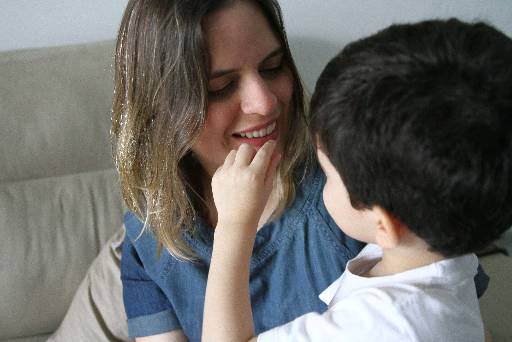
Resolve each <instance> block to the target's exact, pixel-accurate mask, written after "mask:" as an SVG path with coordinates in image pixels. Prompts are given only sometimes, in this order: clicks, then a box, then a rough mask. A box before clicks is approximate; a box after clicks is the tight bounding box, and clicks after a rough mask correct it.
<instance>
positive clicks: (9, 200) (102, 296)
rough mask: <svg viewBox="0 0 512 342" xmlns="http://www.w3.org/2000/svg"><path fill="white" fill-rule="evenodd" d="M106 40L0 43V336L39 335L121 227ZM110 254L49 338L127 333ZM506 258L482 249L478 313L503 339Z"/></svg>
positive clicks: (49, 329)
mask: <svg viewBox="0 0 512 342" xmlns="http://www.w3.org/2000/svg"><path fill="white" fill-rule="evenodd" d="M112 50H113V43H112V42H102V43H95V44H88V45H82V46H71V47H58V48H45V49H37V50H26V51H14V52H4V53H0V165H1V171H0V341H25V342H26V341H44V340H46V338H47V337H48V336H49V335H50V334H52V333H53V332H54V331H55V330H56V329H57V328H58V327H59V324H60V323H61V322H62V320H63V317H64V315H65V313H66V311H67V310H68V307H69V306H70V303H71V300H72V298H73V295H74V293H75V292H76V290H77V288H78V286H79V284H80V282H81V280H82V279H83V278H84V275H85V274H86V272H87V269H88V268H89V265H90V264H91V262H92V261H93V259H94V257H95V256H96V255H97V254H98V253H99V251H100V249H101V247H102V246H104V245H105V244H106V242H107V240H108V239H109V238H110V237H111V236H112V234H114V233H115V232H118V236H117V237H116V238H117V240H119V239H120V238H121V237H120V236H119V232H120V227H121V217H122V211H123V208H122V204H121V200H120V196H119V189H118V181H117V178H116V175H115V172H114V170H113V169H112V162H111V158H110V147H109V138H108V136H109V126H110V103H111V96H112V73H111V64H112ZM114 240H115V239H114ZM114 240H111V242H112V241H114ZM118 254H119V244H118V241H114V246H110V245H109V244H107V245H105V247H104V248H103V251H102V255H101V257H100V258H99V259H97V261H96V262H95V264H94V265H93V267H92V270H91V271H90V272H89V274H88V276H87V278H86V279H85V281H84V282H82V285H81V287H80V290H79V291H78V293H77V295H76V297H75V300H74V301H73V305H72V306H71V310H70V313H69V314H68V316H66V319H65V320H64V322H63V323H62V325H61V327H60V329H59V332H58V333H57V334H56V335H55V338H54V339H52V341H66V340H67V341H109V340H125V339H126V338H125V334H126V326H125V322H124V314H123V309H122V304H121V299H120V285H119V284H120V283H119V274H118V269H117V267H118V266H117V265H118V262H119V259H118ZM511 260H512V258H510V257H505V256H504V255H500V254H495V255H492V256H489V257H485V258H483V259H482V263H483V264H484V267H486V270H487V272H488V273H489V274H490V275H491V278H492V279H491V283H490V288H489V290H488V292H487V294H486V295H485V296H484V298H483V299H482V313H483V316H484V320H485V322H486V325H487V327H488V328H489V330H490V331H491V332H492V334H493V336H494V340H495V341H498V342H499V341H512V324H511V323H512V286H511V284H512V262H511ZM98 317H99V318H98ZM95 319H96V320H97V321H95V322H92V320H95ZM419 319H421V318H419ZM92 329H95V331H94V332H91V331H87V332H85V330H92ZM73 334H76V336H75V337H73V338H71V337H70V336H72V335H73Z"/></svg>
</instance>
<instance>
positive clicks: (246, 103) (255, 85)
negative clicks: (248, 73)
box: [240, 77, 277, 115]
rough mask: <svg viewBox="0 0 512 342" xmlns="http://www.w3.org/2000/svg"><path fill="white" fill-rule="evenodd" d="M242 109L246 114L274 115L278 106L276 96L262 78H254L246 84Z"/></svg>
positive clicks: (241, 101)
mask: <svg viewBox="0 0 512 342" xmlns="http://www.w3.org/2000/svg"><path fill="white" fill-rule="evenodd" d="M244 88H245V89H244V90H243V92H242V98H241V99H240V107H241V109H242V112H243V113H245V114H259V115H268V114H272V113H273V112H274V111H275V109H276V106H277V98H276V95H275V94H274V93H273V92H272V90H271V88H270V87H269V85H268V84H267V83H266V82H265V80H264V79H262V78H261V77H254V78H252V79H251V80H248V81H247V83H246V84H245V87H244Z"/></svg>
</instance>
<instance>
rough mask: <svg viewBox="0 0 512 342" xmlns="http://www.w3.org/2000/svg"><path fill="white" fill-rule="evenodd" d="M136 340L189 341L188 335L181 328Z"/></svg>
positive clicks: (146, 341) (151, 341) (157, 341)
mask: <svg viewBox="0 0 512 342" xmlns="http://www.w3.org/2000/svg"><path fill="white" fill-rule="evenodd" d="M135 341H136V342H188V339H187V337H186V336H185V334H184V333H183V331H182V330H181V329H180V330H174V331H171V332H168V333H163V334H158V335H153V336H146V337H138V338H136V339H135Z"/></svg>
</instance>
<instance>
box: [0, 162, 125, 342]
mask: <svg viewBox="0 0 512 342" xmlns="http://www.w3.org/2000/svg"><path fill="white" fill-rule="evenodd" d="M122 212H123V208H122V204H121V199H120V195H119V185H118V181H117V176H116V173H115V171H114V170H113V169H109V170H103V171H95V172H87V173H80V174H74V175H67V176H59V177H51V178H42V179H36V180H30V181H22V182H13V183H7V184H1V185H0V229H1V236H2V239H0V250H1V251H2V257H1V258H0V273H1V274H2V280H1V281H0V293H1V294H2V295H1V296H0V340H1V339H6V338H14V337H21V336H33V335H39V334H44V333H51V332H53V331H54V330H55V329H56V328H57V326H58V325H59V323H60V321H61V320H62V318H63V317H64V314H65V312H66V310H67V308H68V305H69V303H70V302H71V299H72V297H73V294H74V292H75V291H76V289H77V287H78V284H79V283H80V281H81V280H82V278H83V275H84V274H85V272H86V270H87V269H88V267H89V265H90V263H91V262H92V260H93V259H94V257H95V256H96V255H97V254H98V252H99V250H100V248H101V247H102V246H103V244H104V243H105V241H107V239H108V238H109V237H110V236H111V235H112V234H113V233H114V232H115V231H116V230H117V229H119V227H120V226H121V224H122Z"/></svg>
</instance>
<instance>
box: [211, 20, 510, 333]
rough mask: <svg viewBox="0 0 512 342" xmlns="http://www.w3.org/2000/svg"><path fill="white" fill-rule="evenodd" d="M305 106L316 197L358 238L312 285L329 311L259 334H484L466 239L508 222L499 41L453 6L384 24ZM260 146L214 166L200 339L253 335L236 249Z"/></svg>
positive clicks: (505, 66) (330, 68) (269, 159)
mask: <svg viewBox="0 0 512 342" xmlns="http://www.w3.org/2000/svg"><path fill="white" fill-rule="evenodd" d="M311 112H312V116H313V119H312V124H311V132H312V134H313V136H314V137H315V140H316V144H317V147H318V160H319V162H320V165H321V167H322V169H323V170H324V172H325V175H326V178H327V180H326V183H325V186H324V193H323V197H324V202H325V206H326V208H327V209H328V211H329V213H330V214H331V216H332V217H333V219H334V220H335V222H336V223H337V224H338V225H339V226H340V227H341V228H342V229H343V230H344V232H345V233H346V234H347V235H350V236H352V237H354V238H356V239H360V240H362V241H364V242H367V243H369V244H368V245H367V246H366V247H365V248H364V249H363V251H362V252H361V253H360V254H359V255H358V256H357V257H356V258H355V259H353V260H351V261H350V262H349V263H348V264H347V268H346V271H345V273H344V274H343V275H342V276H341V277H340V278H339V279H338V280H337V281H335V282H334V283H333V284H332V285H331V286H329V287H328V288H327V289H326V290H325V291H324V292H322V294H320V298H321V299H322V300H323V301H324V302H325V303H326V304H327V305H328V310H327V311H326V312H324V313H323V314H318V313H309V314H306V315H304V316H302V317H299V318H297V319H296V320H294V321H292V322H290V323H288V324H285V325H283V326H280V327H276V328H274V329H272V330H269V331H267V332H264V333H262V334H260V335H259V336H258V341H284V340H286V341H339V340H346V341H461V342H462V341H464V342H469V341H483V340H484V329H483V324H482V320H481V316H480V311H479V307H478V300H477V297H476V291H475V286H474V281H473V277H474V275H475V274H476V272H477V265H478V261H477V258H476V256H475V255H474V254H473V253H474V252H475V251H477V250H479V249H481V248H483V247H485V246H486V245H487V244H488V243H490V242H491V241H493V240H494V239H496V238H497V237H499V236H500V235H501V233H502V232H504V231H505V230H506V229H507V228H508V227H510V226H511V225H512V209H511V208H512V40H510V39H509V38H507V37H506V36H505V35H503V34H502V33H500V32H498V31H496V30H495V29H494V28H492V27H489V26H488V25H485V24H482V23H478V24H465V23H462V22H460V21H458V20H455V19H452V20H448V21H427V22H422V23H418V24H412V25H394V26H391V27H389V28H387V29H385V30H383V31H381V32H379V33H377V34H375V35H373V36H370V37H368V38H366V39H363V40H360V41H357V42H355V43H352V44H350V45H348V46H347V47H345V48H344V49H343V50H342V52H341V53H340V54H339V55H338V56H336V57H335V58H334V59H333V60H332V61H331V62H330V63H329V64H328V65H327V67H326V68H325V70H324V71H323V73H322V74H321V76H320V79H319V81H318V83H317V85H316V89H315V93H314V95H313V99H312V104H311ZM273 148H274V144H272V143H268V144H266V145H264V146H263V147H262V148H261V149H260V150H259V151H258V152H257V153H256V152H254V151H252V149H251V148H250V147H248V146H245V145H243V146H241V147H240V148H239V150H238V151H232V152H231V153H230V154H229V155H228V157H227V158H226V161H225V163H224V165H223V166H222V167H221V168H220V169H219V170H218V171H217V173H216V174H215V176H214V178H213V181H212V187H213V193H214V199H215V203H216V205H217V210H218V223H217V227H216V230H215V242H214V247H213V256H212V263H211V267H210V273H209V276H208V286H207V291H206V300H205V313H204V322H203V338H204V340H214V341H242V340H243V341H246V340H249V339H251V338H252V337H253V336H254V328H253V326H252V315H251V308H250V302H249V293H248V280H249V262H250V256H251V250H252V246H253V242H254V238H255V235H256V230H257V224H258V218H259V217H260V214H261V212H262V210H263V206H264V204H265V203H266V199H267V197H268V194H269V193H270V188H271V187H272V181H273V176H274V169H275V166H276V164H277V160H278V157H276V156H273ZM311 276H312V277H314V276H315V275H314V274H312V275H311ZM296 286H300V284H296Z"/></svg>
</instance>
